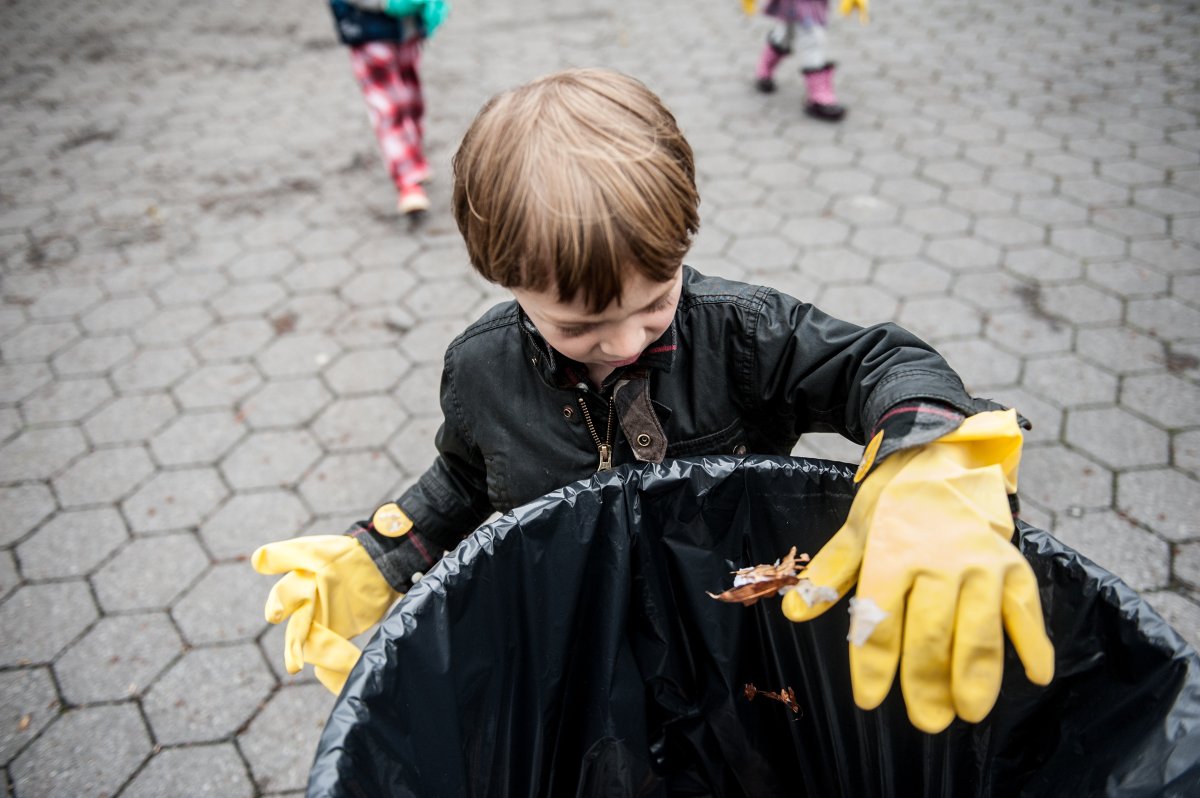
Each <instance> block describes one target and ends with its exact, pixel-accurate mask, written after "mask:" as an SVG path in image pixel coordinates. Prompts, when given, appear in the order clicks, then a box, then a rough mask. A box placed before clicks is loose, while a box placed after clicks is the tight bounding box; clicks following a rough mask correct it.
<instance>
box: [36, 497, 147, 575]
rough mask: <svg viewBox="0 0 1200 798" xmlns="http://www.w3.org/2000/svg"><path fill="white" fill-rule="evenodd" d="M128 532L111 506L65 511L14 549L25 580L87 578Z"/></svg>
mask: <svg viewBox="0 0 1200 798" xmlns="http://www.w3.org/2000/svg"><path fill="white" fill-rule="evenodd" d="M128 538H129V532H128V530H127V529H126V527H125V521H124V519H122V518H121V516H120V514H118V513H117V512H116V511H115V510H113V509H112V508H111V507H98V508H96V509H94V510H80V511H76V512H64V513H59V514H57V515H55V516H54V518H52V519H51V520H50V521H49V522H48V523H46V524H45V525H44V526H42V528H41V529H39V530H38V531H37V532H34V533H33V535H31V536H30V537H29V538H27V539H26V540H25V541H23V542H22V543H21V544H20V545H18V546H17V549H16V551H17V555H18V556H19V557H20V558H21V573H22V574H24V576H25V578H26V579H63V578H70V577H77V576H86V575H87V574H89V573H91V572H92V571H93V570H94V569H95V568H96V567H97V566H99V565H100V564H101V563H102V562H104V560H106V559H107V558H108V556H109V555H110V554H112V553H113V551H115V550H116V548H117V547H118V546H120V545H121V544H122V543H123V542H125V541H126V540H128Z"/></svg>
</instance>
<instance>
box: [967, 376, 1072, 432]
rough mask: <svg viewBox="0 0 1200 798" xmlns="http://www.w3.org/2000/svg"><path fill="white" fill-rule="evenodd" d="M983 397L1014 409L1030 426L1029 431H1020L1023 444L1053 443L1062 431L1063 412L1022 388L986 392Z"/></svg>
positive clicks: (1003, 388)
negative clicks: (1031, 426)
mask: <svg viewBox="0 0 1200 798" xmlns="http://www.w3.org/2000/svg"><path fill="white" fill-rule="evenodd" d="M983 395H985V396H987V397H988V398H990V399H993V400H995V401H997V402H999V403H1000V404H1002V405H1004V406H1005V407H1012V408H1015V409H1016V411H1017V412H1018V413H1020V414H1021V415H1022V416H1024V417H1025V418H1026V419H1027V420H1028V421H1029V422H1030V423H1031V424H1032V425H1033V429H1031V430H1022V434H1023V435H1024V439H1025V443H1026V444H1031V443H1054V442H1057V441H1058V439H1059V434H1060V433H1061V431H1062V418H1063V411H1062V410H1060V409H1059V408H1057V407H1055V406H1054V405H1052V404H1050V403H1049V402H1047V401H1045V400H1044V399H1041V398H1039V397H1037V396H1035V395H1034V394H1031V393H1030V392H1029V391H1027V390H1025V389H1024V388H1015V387H1012V386H1004V387H998V388H995V389H991V390H986V391H984V392H983Z"/></svg>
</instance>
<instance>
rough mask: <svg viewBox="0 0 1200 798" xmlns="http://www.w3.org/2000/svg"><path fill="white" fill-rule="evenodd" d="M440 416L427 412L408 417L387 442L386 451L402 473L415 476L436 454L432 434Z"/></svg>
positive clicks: (439, 422) (438, 425) (439, 420)
mask: <svg viewBox="0 0 1200 798" xmlns="http://www.w3.org/2000/svg"><path fill="white" fill-rule="evenodd" d="M441 423H442V419H441V416H438V415H433V414H428V415H422V416H415V417H413V418H410V419H409V420H408V422H407V423H405V424H404V426H402V427H401V428H400V429H399V430H398V431H397V432H396V434H395V435H393V436H392V438H391V439H390V440H388V442H387V450H388V453H389V454H391V456H392V459H393V460H394V461H395V462H396V463H398V464H399V465H400V468H401V470H402V471H403V473H405V474H407V475H410V476H415V475H419V474H420V473H422V472H423V471H424V470H425V469H426V468H427V465H426V464H427V463H432V462H433V458H434V457H435V456H437V447H436V446H435V445H434V436H435V434H436V433H437V430H438V427H440V426H441Z"/></svg>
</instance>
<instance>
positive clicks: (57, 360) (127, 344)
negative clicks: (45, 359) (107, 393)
mask: <svg viewBox="0 0 1200 798" xmlns="http://www.w3.org/2000/svg"><path fill="white" fill-rule="evenodd" d="M134 351H135V347H134V343H133V341H132V339H130V337H129V336H127V335H105V336H95V337H90V338H85V339H84V340H82V341H77V342H76V343H73V344H71V345H70V346H68V347H67V348H66V349H64V350H63V351H61V352H59V353H58V354H56V355H55V356H54V357H53V359H52V360H51V364H52V365H53V366H54V370H55V371H57V372H58V373H59V374H61V375H63V376H68V377H69V376H81V375H88V374H104V373H105V372H107V371H109V370H110V369H111V368H112V367H113V366H116V365H117V364H119V363H120V362H122V361H123V360H126V359H128V357H129V356H130V355H131V354H132V353H133V352H134Z"/></svg>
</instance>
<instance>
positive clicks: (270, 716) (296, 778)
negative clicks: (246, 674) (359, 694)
mask: <svg viewBox="0 0 1200 798" xmlns="http://www.w3.org/2000/svg"><path fill="white" fill-rule="evenodd" d="M332 705H333V696H332V695H330V693H329V692H328V691H327V690H325V688H323V687H321V686H320V685H315V684H308V685H294V686H290V687H285V688H283V689H282V690H280V691H279V692H277V693H276V694H275V695H274V696H272V697H271V700H270V701H269V702H268V703H267V705H266V707H264V708H263V711H262V713H261V714H259V716H258V717H256V718H255V719H254V720H253V721H252V722H251V723H250V725H249V727H248V728H247V729H246V731H245V732H243V733H242V734H241V735H240V736H239V738H238V742H239V744H240V745H241V748H242V751H243V752H244V753H245V755H246V760H247V761H248V762H249V763H250V769H251V772H252V773H253V774H254V780H255V782H256V784H257V785H258V787H259V788H260V789H262V790H269V791H276V790H295V789H303V788H304V786H305V778H304V777H305V774H306V773H307V768H308V767H309V765H310V763H311V761H312V757H313V755H314V754H315V753H316V749H317V740H318V739H319V738H320V734H321V729H322V728H323V726H324V723H325V717H326V716H327V715H328V713H329V710H330V709H331V708H332ZM281 754H282V755H281Z"/></svg>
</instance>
